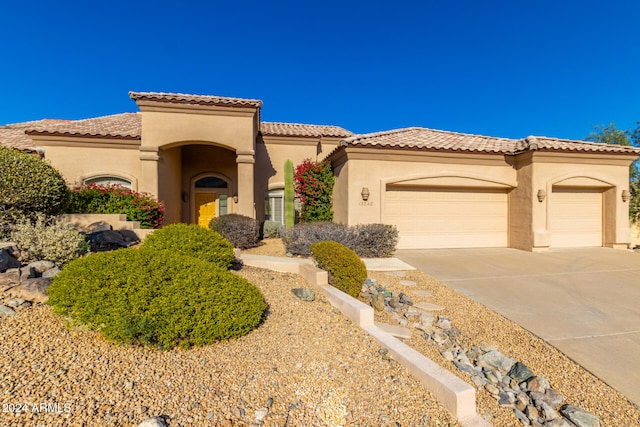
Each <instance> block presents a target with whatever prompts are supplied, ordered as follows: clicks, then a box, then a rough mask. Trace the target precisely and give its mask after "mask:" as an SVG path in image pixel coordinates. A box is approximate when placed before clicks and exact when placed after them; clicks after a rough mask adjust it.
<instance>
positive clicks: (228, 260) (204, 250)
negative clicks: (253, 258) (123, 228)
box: [140, 224, 235, 270]
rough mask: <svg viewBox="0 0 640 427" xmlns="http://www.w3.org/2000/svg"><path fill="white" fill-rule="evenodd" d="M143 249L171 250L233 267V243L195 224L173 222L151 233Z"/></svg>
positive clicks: (224, 267) (225, 267)
mask: <svg viewBox="0 0 640 427" xmlns="http://www.w3.org/2000/svg"><path fill="white" fill-rule="evenodd" d="M140 250H142V251H160V250H169V251H171V252H175V253H178V254H182V255H187V256H191V257H194V258H198V259H201V260H203V261H208V262H211V263H214V264H216V265H218V266H220V267H222V268H223V269H225V270H228V269H229V268H231V265H232V264H233V261H234V260H235V255H234V253H233V245H232V244H231V243H229V241H228V240H226V239H225V238H224V237H222V236H221V235H220V234H218V233H216V232H215V231H211V230H208V229H206V228H203V227H200V226H199V225H195V224H171V225H167V226H166V227H163V228H161V229H159V230H156V231H154V232H153V233H151V234H150V235H149V236H147V238H146V239H145V240H144V242H143V243H142V245H141V247H140Z"/></svg>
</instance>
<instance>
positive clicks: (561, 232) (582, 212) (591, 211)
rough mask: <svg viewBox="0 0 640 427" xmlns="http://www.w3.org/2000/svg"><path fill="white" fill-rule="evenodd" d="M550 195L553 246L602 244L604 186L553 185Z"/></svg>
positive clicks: (550, 228)
mask: <svg viewBox="0 0 640 427" xmlns="http://www.w3.org/2000/svg"><path fill="white" fill-rule="evenodd" d="M551 196H552V197H551V200H550V201H549V203H550V205H549V209H550V212H549V231H550V232H551V242H550V243H551V246H555V247H571V246H602V190H598V189H577V188H573V189H571V188H554V189H553V193H552V195H551Z"/></svg>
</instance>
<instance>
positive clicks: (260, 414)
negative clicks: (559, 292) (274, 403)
mask: <svg viewBox="0 0 640 427" xmlns="http://www.w3.org/2000/svg"><path fill="white" fill-rule="evenodd" d="M268 413H269V410H268V409H267V408H260V409H258V410H257V411H255V417H256V422H257V423H259V422H260V421H262V420H263V419H264V417H266V416H267V414H268Z"/></svg>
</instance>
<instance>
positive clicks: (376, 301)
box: [371, 296, 384, 311]
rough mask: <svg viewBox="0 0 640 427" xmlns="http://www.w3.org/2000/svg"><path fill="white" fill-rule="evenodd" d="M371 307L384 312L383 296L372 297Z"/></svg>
mask: <svg viewBox="0 0 640 427" xmlns="http://www.w3.org/2000/svg"><path fill="white" fill-rule="evenodd" d="M371 306H372V307H373V309H374V310H375V311H382V310H384V298H382V296H372V297H371Z"/></svg>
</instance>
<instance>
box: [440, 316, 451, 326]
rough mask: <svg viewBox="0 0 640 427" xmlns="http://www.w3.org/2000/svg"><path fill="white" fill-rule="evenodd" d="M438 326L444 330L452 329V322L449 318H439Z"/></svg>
mask: <svg viewBox="0 0 640 427" xmlns="http://www.w3.org/2000/svg"><path fill="white" fill-rule="evenodd" d="M436 326H437V327H439V328H442V329H451V320H450V319H449V318H448V317H443V316H438V321H437V322H436Z"/></svg>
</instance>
